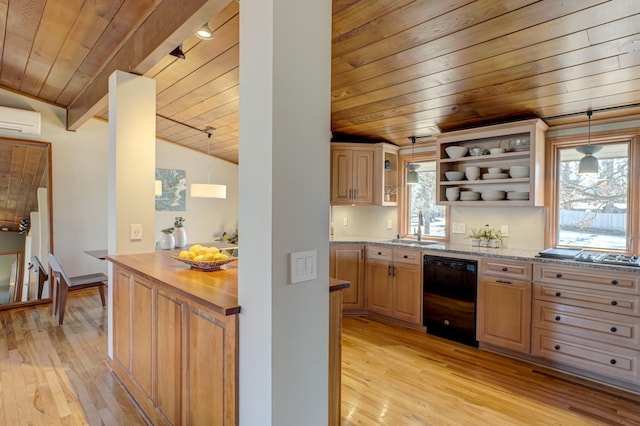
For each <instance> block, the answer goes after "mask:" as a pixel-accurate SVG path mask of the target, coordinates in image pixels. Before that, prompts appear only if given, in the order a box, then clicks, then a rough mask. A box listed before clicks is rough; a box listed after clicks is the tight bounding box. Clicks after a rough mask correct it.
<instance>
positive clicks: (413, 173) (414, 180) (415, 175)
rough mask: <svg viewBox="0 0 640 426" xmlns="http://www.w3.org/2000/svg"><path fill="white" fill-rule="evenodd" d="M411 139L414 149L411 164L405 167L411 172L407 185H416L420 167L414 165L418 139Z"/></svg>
mask: <svg viewBox="0 0 640 426" xmlns="http://www.w3.org/2000/svg"><path fill="white" fill-rule="evenodd" d="M409 139H411V144H412V148H411V163H407V164H406V165H405V167H406V168H407V170H409V172H408V173H407V185H415V184H416V183H418V172H416V169H417V168H418V167H420V165H419V164H415V163H413V160H414V159H415V154H416V152H415V151H416V137H415V136H411V137H410V138H409Z"/></svg>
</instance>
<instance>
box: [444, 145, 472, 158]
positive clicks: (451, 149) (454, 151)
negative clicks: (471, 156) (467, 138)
mask: <svg viewBox="0 0 640 426" xmlns="http://www.w3.org/2000/svg"><path fill="white" fill-rule="evenodd" d="M444 150H445V152H446V153H447V155H448V156H449V158H460V157H464V156H465V155H467V152H468V151H469V149H468V148H467V147H466V146H457V145H452V146H448V147H446V148H445V149H444Z"/></svg>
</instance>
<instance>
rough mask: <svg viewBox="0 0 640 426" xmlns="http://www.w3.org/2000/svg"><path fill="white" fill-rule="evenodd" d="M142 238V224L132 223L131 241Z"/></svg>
mask: <svg viewBox="0 0 640 426" xmlns="http://www.w3.org/2000/svg"><path fill="white" fill-rule="evenodd" d="M141 239H142V224H139V223H136V224H131V241H138V240H141Z"/></svg>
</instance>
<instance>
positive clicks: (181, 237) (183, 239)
mask: <svg viewBox="0 0 640 426" xmlns="http://www.w3.org/2000/svg"><path fill="white" fill-rule="evenodd" d="M173 235H174V237H175V239H176V247H177V248H182V247H185V246H186V245H187V231H186V230H185V229H184V227H180V228H176V229H175V230H174V231H173Z"/></svg>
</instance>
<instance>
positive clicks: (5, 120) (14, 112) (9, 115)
mask: <svg viewBox="0 0 640 426" xmlns="http://www.w3.org/2000/svg"><path fill="white" fill-rule="evenodd" d="M4 130H8V131H13V132H19V133H23V134H28V135H40V113H39V112H36V111H27V110H25V109H17V108H9V107H4V106H0V132H2V131H4Z"/></svg>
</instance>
